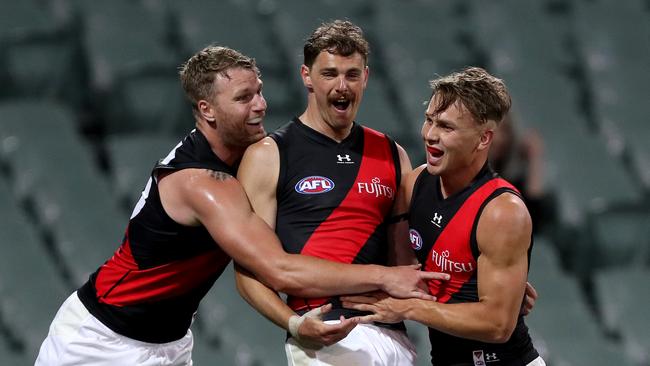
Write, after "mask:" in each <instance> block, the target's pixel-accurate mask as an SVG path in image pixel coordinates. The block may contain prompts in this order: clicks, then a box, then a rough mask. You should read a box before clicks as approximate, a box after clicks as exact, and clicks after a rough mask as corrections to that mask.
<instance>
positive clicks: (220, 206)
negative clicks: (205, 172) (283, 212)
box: [186, 176, 284, 275]
mask: <svg viewBox="0 0 650 366" xmlns="http://www.w3.org/2000/svg"><path fill="white" fill-rule="evenodd" d="M188 191H189V192H187V193H186V194H187V196H188V199H187V200H188V202H189V203H190V205H191V207H192V209H193V210H194V212H195V215H196V217H197V219H198V221H199V222H200V223H201V224H202V225H203V226H204V227H205V228H206V229H207V230H208V232H209V233H210V235H211V236H212V238H213V239H214V241H215V242H216V243H217V244H218V245H219V246H220V247H221V249H223V250H224V251H225V252H226V253H227V254H228V255H229V256H230V257H232V258H233V259H234V260H235V261H236V262H238V263H239V264H241V265H242V266H244V267H246V268H247V269H249V270H251V271H263V272H264V270H265V269H267V268H269V267H270V265H271V263H273V260H274V259H277V258H279V256H281V255H282V254H284V251H283V250H282V248H281V246H280V242H279V241H278V239H277V237H276V236H275V233H274V232H273V231H272V230H271V229H270V228H269V226H268V225H267V224H266V223H265V222H264V221H263V220H262V219H261V218H260V217H259V216H257V215H256V214H255V213H254V212H253V210H252V208H251V205H250V203H249V202H248V198H247V196H246V194H245V192H244V190H243V189H242V187H241V186H240V185H239V183H238V182H237V180H235V179H229V180H226V181H216V180H214V179H211V178H210V177H207V176H206V177H204V178H203V179H201V180H197V181H196V182H194V183H193V184H192V189H190V190H188ZM256 274H258V275H259V274H260V273H257V272H256Z"/></svg>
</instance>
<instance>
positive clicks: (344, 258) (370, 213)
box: [287, 127, 397, 311]
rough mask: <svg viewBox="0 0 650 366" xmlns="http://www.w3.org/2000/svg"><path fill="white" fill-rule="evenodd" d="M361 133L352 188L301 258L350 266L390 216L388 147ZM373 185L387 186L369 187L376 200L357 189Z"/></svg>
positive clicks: (304, 302)
mask: <svg viewBox="0 0 650 366" xmlns="http://www.w3.org/2000/svg"><path fill="white" fill-rule="evenodd" d="M363 131H364V144H363V158H362V160H361V164H360V167H359V171H358V173H357V177H356V179H355V181H354V184H353V185H352V187H350V188H349V191H348V193H347V195H346V197H345V199H344V200H343V201H342V202H341V204H340V205H339V206H338V207H337V208H336V209H335V210H334V211H332V213H331V214H330V216H329V217H328V218H327V219H326V220H325V221H323V222H322V223H321V224H320V225H319V226H318V228H316V230H315V231H314V232H313V234H312V235H311V236H310V238H309V240H308V241H307V242H306V243H305V245H304V247H303V249H302V251H301V254H304V255H311V256H314V257H318V258H323V259H328V260H331V261H336V262H341V263H352V262H353V261H354V258H355V257H356V256H357V254H358V253H359V251H360V250H361V248H363V246H364V244H366V242H367V240H368V238H369V237H370V236H371V235H372V234H373V232H375V230H376V228H377V226H379V225H380V224H382V223H383V221H384V219H385V218H386V216H387V215H388V213H389V212H390V210H391V207H392V204H393V201H394V198H395V194H396V193H397V182H396V172H395V164H394V161H393V154H392V150H391V146H390V143H389V140H388V139H387V138H386V137H385V136H384V135H383V134H381V133H379V132H377V131H373V130H370V129H368V128H365V127H364V129H363ZM378 177H382V178H378ZM378 179H379V182H378V181H377V180H378ZM373 183H374V184H378V185H379V184H380V185H382V186H387V187H389V188H390V190H386V189H384V188H383V187H381V188H379V187H378V186H375V187H372V188H373V189H376V190H377V191H376V197H372V196H369V194H368V189H365V190H364V189H363V188H360V187H368V186H364V184H373ZM360 184H361V186H360ZM327 300H328V298H312V299H304V298H296V297H293V296H289V298H288V300H287V304H288V305H289V306H290V307H291V308H292V309H293V310H294V311H300V310H305V309H311V308H315V307H319V306H322V305H323V304H325V303H326V302H327Z"/></svg>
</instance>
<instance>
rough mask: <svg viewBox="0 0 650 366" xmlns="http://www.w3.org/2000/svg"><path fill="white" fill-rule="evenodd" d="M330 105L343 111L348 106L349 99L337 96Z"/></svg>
mask: <svg viewBox="0 0 650 366" xmlns="http://www.w3.org/2000/svg"><path fill="white" fill-rule="evenodd" d="M332 105H333V106H334V108H336V110H337V111H341V112H343V111H345V110H347V109H348V107H349V106H350V100H349V99H346V98H339V99H337V100H335V101H333V102H332Z"/></svg>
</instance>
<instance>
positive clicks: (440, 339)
mask: <svg viewBox="0 0 650 366" xmlns="http://www.w3.org/2000/svg"><path fill="white" fill-rule="evenodd" d="M504 192H510V193H514V194H516V195H518V196H520V195H519V192H518V191H517V190H516V189H515V188H514V187H513V186H512V185H511V184H510V183H508V182H507V181H505V180H504V179H501V178H499V177H498V176H497V175H496V174H495V173H494V172H493V171H492V170H491V169H490V168H489V167H488V166H487V165H486V166H485V167H484V168H483V169H482V170H481V172H480V173H479V174H478V175H477V177H476V178H475V179H474V181H473V182H472V183H471V184H470V185H469V186H468V187H466V188H465V189H463V190H462V191H460V192H457V193H455V194H453V195H451V196H449V197H447V198H446V199H443V197H442V191H441V187H440V179H439V177H438V176H434V175H431V174H429V173H428V172H427V170H426V169H425V170H423V171H422V173H421V174H420V175H419V176H418V178H417V180H416V182H415V185H414V188H413V196H412V197H411V207H410V210H409V226H410V230H409V235H410V239H411V246H412V248H413V249H414V251H415V254H416V256H417V258H418V261H419V262H420V263H422V264H423V269H424V270H426V271H433V272H445V273H449V274H450V275H451V279H450V280H448V281H439V280H433V281H429V290H430V292H431V294H432V295H435V296H436V297H437V298H438V301H439V302H442V303H463V302H476V301H478V287H477V286H478V283H477V259H478V256H479V254H480V252H479V248H478V243H477V241H476V228H477V225H478V219H479V217H480V216H481V212H482V211H483V208H484V207H485V206H486V205H487V204H488V202H490V201H491V200H492V199H493V198H495V197H497V196H498V195H500V194H502V193H504ZM530 249H532V243H531V248H530ZM530 249H529V251H528V256H529V258H528V259H529V263H530ZM522 300H523V299H522ZM429 338H430V340H431V346H432V350H431V357H432V360H433V364H434V365H436V366H438V365H487V366H504V365H525V364H527V363H528V362H530V361H532V360H533V359H535V358H536V357H537V356H538V354H537V351H536V350H535V349H534V348H533V344H532V341H531V339H530V336H529V335H528V328H527V326H526V324H525V323H524V320H523V316H521V315H520V316H519V318H518V319H517V325H516V328H515V330H514V332H513V334H512V337H511V338H510V339H509V340H508V341H507V342H506V343H503V344H494V343H484V342H480V341H475V340H469V339H464V338H459V337H455V336H452V335H449V334H446V333H443V332H440V331H438V330H436V329H432V328H429ZM521 361H524V362H523V363H517V362H521ZM481 362H483V363H481ZM512 362H514V363H512Z"/></svg>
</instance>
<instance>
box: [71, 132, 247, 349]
mask: <svg viewBox="0 0 650 366" xmlns="http://www.w3.org/2000/svg"><path fill="white" fill-rule="evenodd" d="M186 168H201V169H210V170H215V171H223V172H226V173H228V174H231V175H233V176H234V175H235V170H234V169H233V168H232V167H230V166H228V165H226V164H225V163H224V162H222V161H221V160H219V158H218V157H217V156H216V155H215V154H214V153H213V152H212V150H211V148H210V145H209V144H208V141H207V140H206V139H205V137H204V136H203V135H202V134H201V133H200V132H199V131H197V130H194V131H192V133H190V134H189V135H188V136H187V137H185V138H184V139H183V141H181V142H180V143H179V144H178V145H177V146H176V147H175V148H174V149H173V150H172V151H171V152H170V153H169V155H167V157H165V158H164V159H162V160H160V161H159V162H158V163H157V164H156V165H155V167H154V169H153V171H152V173H151V177H150V178H149V181H148V182H147V185H146V188H145V189H144V191H143V192H142V196H141V198H140V201H139V202H138V203H137V204H136V207H135V209H134V211H133V213H132V215H131V219H130V221H129V224H128V226H127V229H126V233H125V235H124V239H123V241H122V245H121V246H120V247H119V249H118V250H117V251H116V252H115V254H114V255H113V257H111V258H110V259H109V260H108V261H106V263H104V264H103V265H102V266H101V267H100V268H99V269H98V270H97V271H96V272H95V273H93V274H92V275H91V276H90V279H89V280H88V282H86V284H84V285H83V286H82V287H81V288H80V289H79V291H78V295H79V298H80V299H81V301H82V302H83V304H84V305H85V306H86V308H88V311H89V312H90V313H91V314H92V315H94V316H95V317H96V318H97V319H99V320H100V321H101V322H102V323H104V324H105V325H106V326H108V327H109V328H111V329H112V330H113V331H115V332H117V333H119V334H122V335H124V336H127V337H129V338H133V339H136V340H139V341H143V342H150V343H166V342H171V341H174V340H177V339H180V338H182V337H183V336H184V335H185V334H186V333H187V330H188V328H189V326H190V324H191V322H192V317H193V315H194V313H195V312H196V310H197V308H198V306H199V301H200V300H201V299H202V298H203V296H205V294H206V293H207V292H208V290H209V289H210V288H211V287H212V285H213V284H214V282H215V281H216V279H217V278H218V277H219V275H220V274H221V272H222V271H223V270H224V269H225V267H226V266H227V265H228V263H229V262H230V257H229V256H228V255H227V254H226V253H225V252H223V251H222V250H221V248H220V247H219V245H217V243H215V242H214V240H213V239H212V237H211V236H210V234H209V233H208V231H207V229H206V228H205V227H203V226H196V227H190V226H183V225H181V224H178V223H177V222H175V221H174V220H172V219H171V218H170V217H169V216H168V215H167V213H166V212H165V210H164V209H163V207H162V204H161V201H160V194H159V191H158V181H157V174H156V172H157V171H158V170H168V171H174V170H181V169H186Z"/></svg>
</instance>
